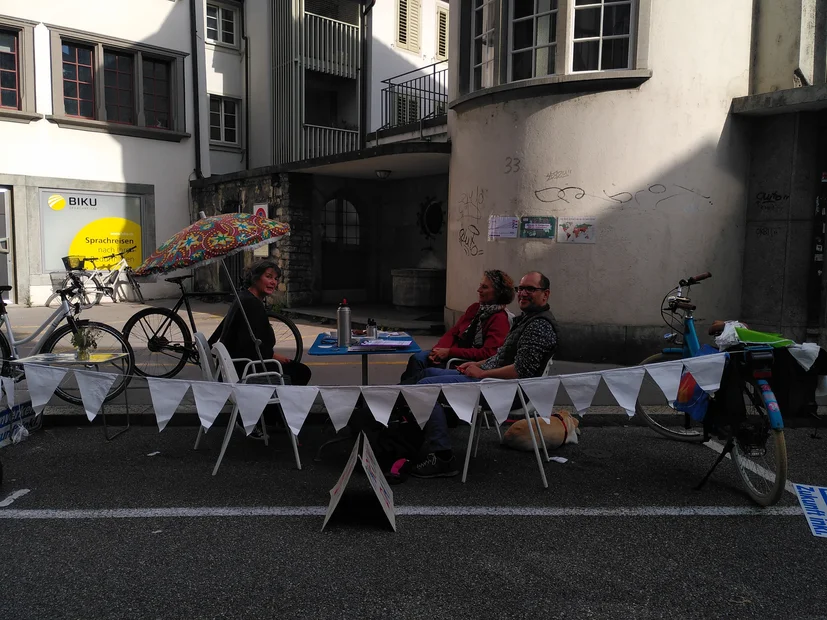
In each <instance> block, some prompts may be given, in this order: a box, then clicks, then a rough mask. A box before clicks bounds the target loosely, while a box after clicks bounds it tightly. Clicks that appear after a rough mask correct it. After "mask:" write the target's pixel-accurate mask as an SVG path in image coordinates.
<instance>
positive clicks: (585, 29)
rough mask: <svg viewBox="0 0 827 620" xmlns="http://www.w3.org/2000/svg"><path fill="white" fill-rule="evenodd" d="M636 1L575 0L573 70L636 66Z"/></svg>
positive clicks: (603, 69)
mask: <svg viewBox="0 0 827 620" xmlns="http://www.w3.org/2000/svg"><path fill="white" fill-rule="evenodd" d="M632 10H633V7H632V0H575V6H574V45H573V53H572V71H607V70H610V69H629V68H630V67H631V66H632V58H631V53H632Z"/></svg>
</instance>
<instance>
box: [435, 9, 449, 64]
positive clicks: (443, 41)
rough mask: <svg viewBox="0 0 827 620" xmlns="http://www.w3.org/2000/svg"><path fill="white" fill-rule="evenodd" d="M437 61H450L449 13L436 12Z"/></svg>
mask: <svg viewBox="0 0 827 620" xmlns="http://www.w3.org/2000/svg"><path fill="white" fill-rule="evenodd" d="M436 59H437V60H448V11H447V10H446V9H444V8H442V7H438V8H437V10H436Z"/></svg>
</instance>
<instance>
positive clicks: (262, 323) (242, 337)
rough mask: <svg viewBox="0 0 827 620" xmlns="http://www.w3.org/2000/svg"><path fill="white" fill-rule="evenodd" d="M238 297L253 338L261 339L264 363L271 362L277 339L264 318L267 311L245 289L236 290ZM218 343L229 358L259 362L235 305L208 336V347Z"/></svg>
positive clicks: (242, 318)
mask: <svg viewBox="0 0 827 620" xmlns="http://www.w3.org/2000/svg"><path fill="white" fill-rule="evenodd" d="M238 297H239V299H240V300H241V308H242V310H243V311H244V313H245V314H246V315H247V320H248V321H249V322H250V327H251V328H252V330H253V334H255V336H256V338H258V339H259V340H261V344H260V345H259V351H260V352H261V358H262V359H264V360H269V359H273V349H274V348H275V346H276V336H275V334H274V333H273V328H272V326H271V325H270V320H269V319H268V318H267V310H266V309H265V307H264V303H263V302H262V301H261V300H260V299H259V298H258V297H256V296H255V295H253V294H252V293H251V292H250V291H248V290H243V291H239V293H238ZM218 341H220V342H221V343H222V344H223V345H224V346H225V347H227V351H228V352H229V353H230V357H232V358H238V357H245V358H247V359H250V360H258V354H257V353H256V347H255V343H254V342H253V340H252V339H251V338H250V330H249V329H248V328H247V323H245V321H244V317H243V316H242V315H241V313H240V312H239V311H238V302H233V304H232V305H231V306H230V310H229V312H227V316H226V317H224V320H223V321H221V323H219V325H218V327H217V328H216V329H215V331H214V332H213V334H212V336H210V345H213V344H215V343H216V342H218Z"/></svg>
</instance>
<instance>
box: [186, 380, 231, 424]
mask: <svg viewBox="0 0 827 620" xmlns="http://www.w3.org/2000/svg"><path fill="white" fill-rule="evenodd" d="M232 393H233V386H232V384H231V383H219V382H218V381H216V382H212V383H211V382H207V381H193V382H192V395H193V396H194V397H195V408H196V409H197V410H198V418H199V419H200V420H201V426H203V427H204V428H205V429H207V430H209V428H210V427H211V426H212V425H213V422H215V419H216V418H217V417H218V414H219V413H221V409H223V408H224V405H225V403H226V402H227V399H228V398H229V397H230V396H231V395H232Z"/></svg>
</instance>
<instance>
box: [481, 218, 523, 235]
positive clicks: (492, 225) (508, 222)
mask: <svg viewBox="0 0 827 620" xmlns="http://www.w3.org/2000/svg"><path fill="white" fill-rule="evenodd" d="M519 226H520V220H519V218H517V217H514V216H512V215H490V216H488V240H489V241H496V240H497V239H516V238H517V231H518V229H519Z"/></svg>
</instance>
